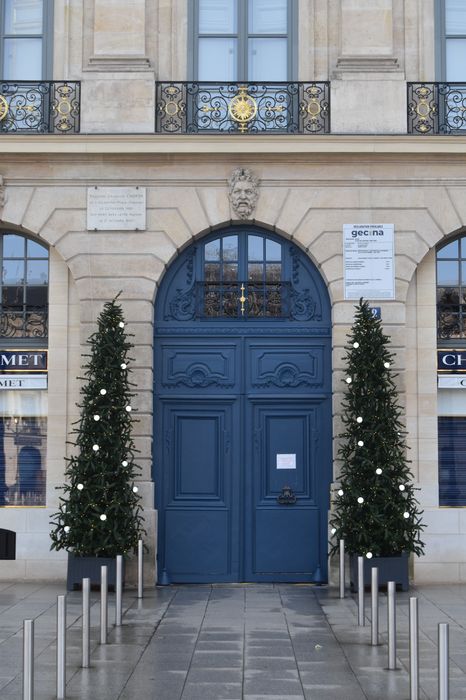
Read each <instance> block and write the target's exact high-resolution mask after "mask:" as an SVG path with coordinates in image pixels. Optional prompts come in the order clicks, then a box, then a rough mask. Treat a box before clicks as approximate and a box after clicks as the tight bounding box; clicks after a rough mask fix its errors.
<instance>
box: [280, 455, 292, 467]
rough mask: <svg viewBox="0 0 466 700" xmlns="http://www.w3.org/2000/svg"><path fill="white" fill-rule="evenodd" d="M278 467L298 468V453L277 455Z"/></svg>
mask: <svg viewBox="0 0 466 700" xmlns="http://www.w3.org/2000/svg"><path fill="white" fill-rule="evenodd" d="M277 469H296V455H277Z"/></svg>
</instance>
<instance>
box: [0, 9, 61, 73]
mask: <svg viewBox="0 0 466 700" xmlns="http://www.w3.org/2000/svg"><path fill="white" fill-rule="evenodd" d="M5 12H6V3H5V0H0V78H1V79H3V74H4V51H5V39H18V38H24V39H38V38H40V39H41V40H42V69H41V78H40V80H52V79H53V0H43V15H42V33H41V34H7V33H6V32H5ZM5 80H6V81H7V82H8V81H9V80H10V79H9V78H7V79H5ZM25 80H28V78H25ZM14 82H17V81H14ZM31 82H34V81H31Z"/></svg>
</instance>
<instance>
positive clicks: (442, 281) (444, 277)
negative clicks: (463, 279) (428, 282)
mask: <svg viewBox="0 0 466 700" xmlns="http://www.w3.org/2000/svg"><path fill="white" fill-rule="evenodd" d="M458 268H459V265H458V263H457V262H456V261H453V260H452V261H450V262H446V261H442V262H438V263H437V284H439V285H451V286H453V285H455V284H459V279H458V273H459V269H458Z"/></svg>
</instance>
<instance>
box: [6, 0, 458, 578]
mask: <svg viewBox="0 0 466 700" xmlns="http://www.w3.org/2000/svg"><path fill="white" fill-rule="evenodd" d="M56 5H57V7H56V11H55V17H54V32H55V34H54V36H55V41H54V78H56V79H63V78H66V79H69V80H81V81H82V121H81V133H80V134H79V135H76V136H71V135H69V136H47V135H37V136H28V137H27V138H21V137H20V136H16V135H14V134H8V135H4V136H2V138H1V143H0V152H1V153H2V156H1V160H0V181H1V179H2V180H3V188H4V190H3V193H4V195H5V196H4V205H3V209H2V210H1V226H2V228H6V229H9V230H16V231H23V232H25V233H27V234H32V235H33V236H35V237H37V239H38V240H40V241H43V242H44V243H46V244H48V245H49V246H50V250H51V257H50V292H49V295H50V296H49V298H50V338H49V348H50V356H49V419H48V420H49V423H48V444H47V454H48V465H47V479H48V481H47V508H46V509H32V508H21V509H8V508H3V509H0V527H6V528H9V529H12V530H15V531H16V532H17V538H18V539H17V541H18V545H17V559H16V561H14V562H11V561H0V579H16V580H17V579H21V578H28V579H33V578H50V577H56V578H59V577H62V576H63V574H64V570H65V564H66V557H65V556H64V555H63V554H62V553H60V554H57V553H54V552H50V551H49V540H48V536H47V532H48V529H49V526H48V520H49V516H50V514H51V513H52V512H53V510H54V508H55V507H56V504H57V499H58V495H57V491H56V490H55V487H56V486H57V485H59V484H60V483H61V482H62V480H63V471H64V458H65V456H66V454H67V451H68V450H69V446H68V445H67V443H66V440H67V436H68V435H69V433H70V430H71V424H72V422H73V420H75V419H76V416H77V409H76V406H75V404H76V401H77V399H78V395H79V394H78V391H79V383H78V380H77V379H76V377H77V376H78V375H79V367H80V353H81V351H82V348H83V344H84V342H85V340H86V338H87V337H88V335H89V333H90V332H91V331H92V330H93V329H94V327H95V326H94V324H95V321H96V318H97V315H98V313H99V311H100V309H101V308H102V304H103V303H104V302H105V301H106V300H108V299H110V298H112V297H113V296H114V295H115V294H117V293H118V292H119V291H120V290H123V292H122V295H121V297H120V299H121V301H122V305H123V309H124V313H125V316H126V319H127V324H128V330H129V331H130V332H131V333H133V334H134V343H135V349H134V357H135V363H134V372H133V375H132V378H133V380H134V381H135V382H136V384H137V397H136V400H135V409H137V417H138V419H139V422H138V423H137V424H136V427H135V431H136V444H137V447H138V449H139V450H140V458H139V459H138V462H139V463H140V464H141V466H142V468H143V470H142V474H141V484H140V491H141V493H142V497H143V503H144V508H145V517H146V526H147V529H148V531H149V533H150V546H151V549H150V554H149V556H148V564H149V565H148V566H147V567H146V575H147V579H148V581H152V582H153V580H154V568H153V562H154V561H155V559H154V555H155V548H156V512H155V510H154V489H156V488H157V484H154V483H153V482H152V478H151V467H152V457H151V448H152V403H153V394H152V385H153V308H154V300H155V298H156V294H157V287H158V284H159V282H160V280H161V278H162V276H163V274H164V271H165V269H166V267H167V266H168V265H169V264H170V262H171V261H172V260H173V259H174V258H175V256H176V255H177V253H178V251H180V250H181V249H183V248H184V247H186V246H187V245H188V244H189V243H190V242H191V241H193V240H194V239H196V238H197V237H200V236H202V235H203V234H205V233H206V232H209V231H211V230H212V229H214V228H217V227H220V226H221V225H226V224H228V223H229V222H230V220H231V216H232V214H231V209H230V201H229V196H228V180H229V178H230V175H231V172H232V170H233V169H234V168H245V169H249V170H251V171H252V172H253V173H254V175H255V176H257V177H258V179H259V180H260V183H261V184H260V189H261V192H260V197H259V200H258V202H257V207H256V210H255V215H254V221H255V222H256V223H257V224H260V225H263V226H265V227H267V228H270V229H273V230H274V231H276V232H278V233H280V234H282V235H283V236H284V237H286V238H289V239H292V240H293V241H294V242H295V243H297V244H298V245H299V246H300V247H301V248H302V249H303V250H305V251H307V252H308V254H309V256H310V257H311V259H312V260H313V262H314V263H315V264H316V266H317V267H318V269H319V270H320V272H321V274H322V276H323V278H324V279H325V281H326V283H327V285H328V289H329V293H330V297H331V301H332V307H333V368H334V372H333V388H334V426H333V430H334V434H335V435H337V434H338V433H339V432H340V427H341V423H340V418H339V413H340V403H341V398H342V393H341V392H342V386H343V384H342V376H343V363H342V355H343V345H344V343H345V340H346V334H347V333H348V331H349V328H350V326H351V324H352V320H353V310H354V309H353V303H352V302H350V301H345V300H344V291H343V252H342V227H343V224H345V223H348V222H354V221H368V222H372V221H373V222H376V221H377V222H380V221H381V222H387V223H388V222H389V223H394V225H395V236H396V244H395V245H396V299H395V300H394V301H386V302H383V301H382V302H377V304H378V305H379V306H381V309H382V318H383V323H384V328H385V331H386V332H387V333H388V334H389V335H390V336H391V338H392V343H393V349H394V351H395V352H396V370H397V371H398V372H399V379H398V381H399V385H400V389H401V391H402V397H403V401H404V404H405V406H406V423H407V429H408V434H409V440H408V441H409V445H410V448H411V452H410V458H411V460H412V470H413V473H414V475H415V479H416V481H417V483H418V485H419V487H420V489H421V490H420V492H419V494H420V495H419V498H420V501H421V504H422V506H423V508H424V510H425V516H424V518H425V522H426V523H427V525H428V528H427V530H426V533H425V537H424V539H425V541H426V543H427V547H426V556H425V557H423V558H422V559H420V560H416V561H415V562H414V575H415V579H416V580H417V581H430V582H432V581H463V580H465V579H466V516H465V515H464V511H463V510H461V509H449V508H442V509H440V508H439V502H438V464H437V438H436V435H437V384H436V354H435V351H436V308H435V252H434V249H435V246H436V245H437V244H438V243H439V242H440V241H442V240H443V239H444V238H445V237H447V236H449V235H451V234H452V233H454V232H458V231H460V230H461V229H462V228H463V227H465V228H466V165H465V162H464V157H461V155H463V154H464V153H465V152H466V139H465V138H464V137H463V136H452V137H449V136H442V137H429V136H427V137H423V136H407V135H406V81H407V80H433V79H434V77H435V70H434V55H435V50H434V47H435V34H434V2H433V0H404V1H403V0H370V1H369V0H329V1H327V0H299V16H300V23H299V26H300V30H299V47H300V48H299V77H300V79H302V80H314V79H315V80H331V91H332V92H331V104H332V112H331V115H332V134H331V135H329V136H292V135H286V136H279V135H276V136H275V135H257V136H254V135H234V136H233V135H223V136H220V135H218V134H215V135H212V136H210V137H209V136H196V135H186V136H180V135H174V136H167V135H164V136H156V135H154V134H153V129H154V81H155V80H156V79H159V80H167V81H169V80H183V79H186V77H187V66H188V54H187V46H188V41H187V33H188V14H187V3H186V2H184V0H157V2H148V1H146V0H132V1H131V2H130V3H128V1H127V0H126V1H125V2H121V1H120V0H83V2H63V3H56ZM129 6H130V8H129ZM341 134H345V135H341ZM94 185H98V186H136V185H139V186H141V187H145V188H147V229H146V230H145V231H138V232H136V231H134V232H128V231H125V232H121V231H110V232H103V231H97V232H93V231H92V232H91V231H87V230H86V194H87V187H89V186H94ZM335 450H336V446H335ZM334 476H335V481H337V480H338V466H337V465H336V466H335V475H334Z"/></svg>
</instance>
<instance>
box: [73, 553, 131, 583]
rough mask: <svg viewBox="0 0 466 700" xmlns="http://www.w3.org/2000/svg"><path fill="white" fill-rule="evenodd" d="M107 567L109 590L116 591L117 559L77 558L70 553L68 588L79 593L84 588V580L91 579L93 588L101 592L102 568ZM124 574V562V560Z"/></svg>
mask: <svg viewBox="0 0 466 700" xmlns="http://www.w3.org/2000/svg"><path fill="white" fill-rule="evenodd" d="M101 566H107V569H108V571H107V581H108V588H109V590H111V591H112V590H113V591H114V590H115V582H116V559H115V558H112V557H77V556H75V555H74V554H73V553H72V552H68V576H67V581H66V588H67V590H68V591H77V590H81V588H82V580H83V578H90V579H91V588H94V589H95V588H97V589H99V590H100V567H101ZM123 572H124V560H123Z"/></svg>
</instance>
